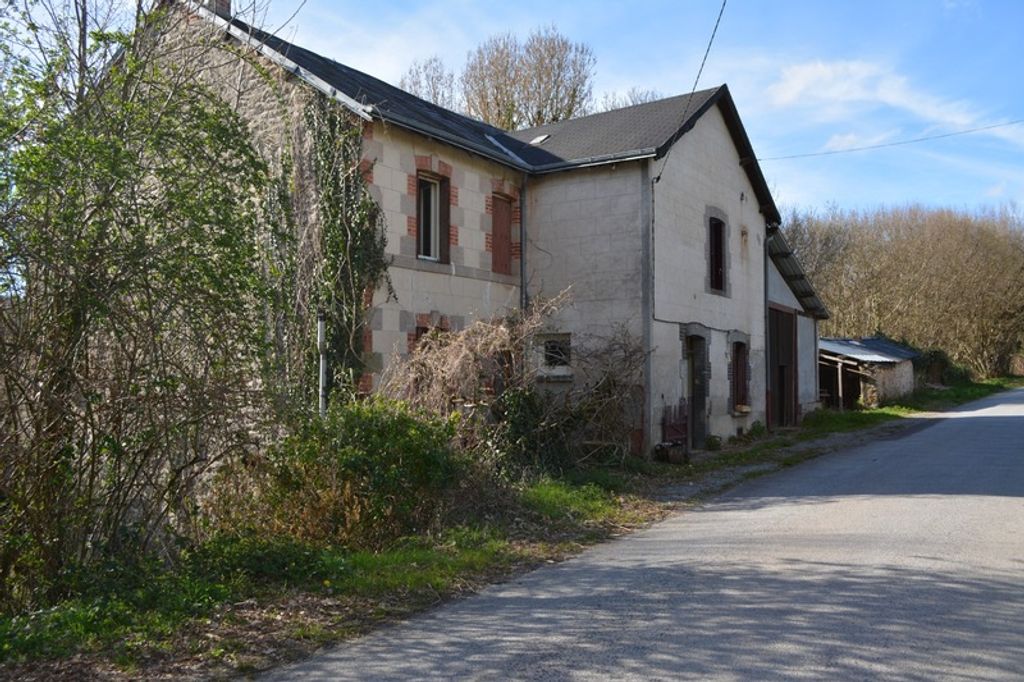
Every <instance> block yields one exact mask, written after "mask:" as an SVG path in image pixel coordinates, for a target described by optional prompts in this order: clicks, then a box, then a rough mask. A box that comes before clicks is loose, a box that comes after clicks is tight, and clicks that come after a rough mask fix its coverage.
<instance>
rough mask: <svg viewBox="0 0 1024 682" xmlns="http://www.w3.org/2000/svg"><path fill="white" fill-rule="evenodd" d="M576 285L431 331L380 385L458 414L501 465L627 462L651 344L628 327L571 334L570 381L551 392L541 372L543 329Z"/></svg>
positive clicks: (551, 469) (480, 450)
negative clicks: (515, 308)
mask: <svg viewBox="0 0 1024 682" xmlns="http://www.w3.org/2000/svg"><path fill="white" fill-rule="evenodd" d="M567 300H568V292H563V293H562V294H560V295H559V296H558V297H556V298H555V299H553V300H549V301H536V302H535V303H534V305H533V307H531V308H530V309H529V310H526V311H523V312H520V313H516V314H514V315H511V316H509V317H507V318H504V319H498V320H489V321H477V322H474V323H473V324H472V325H470V326H469V327H467V328H466V329H463V330H458V331H450V332H446V333H436V334H428V335H426V336H425V337H424V338H423V339H422V340H421V341H420V343H419V345H418V346H417V347H416V348H415V349H414V350H413V352H412V353H411V354H410V355H408V356H400V357H395V358H393V359H392V361H391V363H389V366H388V370H387V372H386V374H385V376H384V378H383V381H382V384H381V387H380V391H381V392H382V393H383V394H384V395H388V396H391V397H394V398H404V399H408V400H409V401H410V402H411V403H413V404H414V405H416V406H418V407H422V408H423V409H426V410H428V411H430V412H433V413H437V414H441V415H449V414H454V413H459V414H461V415H463V417H464V419H462V420H461V421H460V422H459V430H458V434H459V435H458V438H457V443H458V446H459V449H460V450H461V451H463V452H466V453H468V454H470V455H471V456H472V457H474V458H476V459H478V460H479V459H480V458H481V457H482V458H484V459H486V460H487V461H488V462H489V463H490V464H491V465H493V466H494V467H495V468H496V469H497V470H498V471H497V473H498V474H500V475H506V474H508V473H511V472H512V470H518V471H519V473H522V472H524V471H525V470H533V471H534V472H548V473H555V474H558V473H562V472H564V471H566V470H569V469H572V468H574V467H576V466H579V465H581V464H584V463H586V464H592V463H602V462H606V463H607V462H622V461H623V460H624V459H625V458H626V457H627V456H628V455H629V452H630V445H631V437H632V435H633V433H634V431H635V430H636V429H637V428H638V427H639V424H640V421H641V419H642V417H641V415H640V414H639V412H638V410H637V406H638V405H640V404H641V402H640V385H641V377H640V375H641V372H642V368H643V362H644V359H645V357H646V352H645V351H644V349H643V348H642V347H641V346H640V343H639V341H638V340H637V339H636V338H634V337H633V336H632V335H630V334H629V333H628V331H626V330H624V329H616V330H613V332H612V333H611V334H610V335H608V336H605V337H597V336H586V335H578V336H574V338H573V350H572V372H573V375H572V380H571V381H568V382H564V383H562V382H559V383H558V384H557V390H556V389H552V390H546V389H545V386H552V385H551V384H544V383H542V382H539V381H538V379H539V378H540V377H539V376H538V363H537V360H536V359H535V357H533V356H535V354H536V349H537V343H538V342H537V338H536V337H537V336H538V335H539V334H541V333H542V332H543V331H544V329H545V328H546V327H547V326H548V325H549V324H550V320H551V318H552V316H553V315H554V314H555V313H556V312H557V311H558V309H559V308H560V306H561V305H562V304H563V303H565V302H566V301H567Z"/></svg>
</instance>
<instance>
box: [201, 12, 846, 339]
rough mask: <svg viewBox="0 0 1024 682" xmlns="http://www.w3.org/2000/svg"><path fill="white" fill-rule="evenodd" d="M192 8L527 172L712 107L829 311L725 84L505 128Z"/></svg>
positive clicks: (355, 99)
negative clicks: (784, 225)
mask: <svg viewBox="0 0 1024 682" xmlns="http://www.w3.org/2000/svg"><path fill="white" fill-rule="evenodd" d="M198 11H200V12H202V13H203V14H205V15H206V16H207V18H208V19H209V20H210V21H213V22H215V23H217V24H218V25H221V26H222V27H224V28H225V30H227V31H228V32H229V33H231V34H232V35H233V36H234V37H236V38H238V39H239V40H242V41H244V42H247V43H248V44H250V45H252V46H253V47H255V48H257V49H258V50H260V51H261V52H262V53H263V54H264V55H265V56H266V57H268V58H270V59H272V60H273V61H275V62H277V63H278V64H279V65H280V66H282V67H283V68H285V69H287V70H289V71H291V72H292V73H294V74H296V75H297V76H298V77H300V78H303V79H304V80H306V81H307V82H308V83H310V84H311V85H313V87H316V88H317V89H319V90H320V91H321V92H323V93H324V94H326V95H327V96H329V97H332V98H334V99H336V100H338V101H340V102H342V104H344V105H345V106H347V107H348V108H349V109H350V110H351V111H353V112H354V113H355V114H357V115H359V116H361V117H363V118H364V119H366V120H370V119H371V117H377V118H379V119H381V120H384V121H387V122H389V123H392V124H394V125H396V126H399V127H403V128H407V129H409V130H414V131H416V132H419V133H421V134H424V135H427V136H429V137H432V138H434V139H438V140H441V141H444V142H447V143H448V144H451V145H453V146H456V147H460V148H462V149H466V150H469V151H472V152H475V153H477V154H480V155H481V156H484V157H486V158H489V159H491V160H493V161H497V162H498V163H501V164H504V165H507V166H511V167H513V168H516V169H518V170H521V171H524V172H527V173H533V174H542V173H554V172H559V171H565V170H571V169H573V168H581V167H585V166H592V165H600V164H607V163H615V162H618V161H623V160H626V159H640V158H660V157H662V156H664V155H665V154H667V153H668V151H669V149H671V147H672V145H674V144H675V143H676V142H677V141H678V140H679V138H680V137H682V136H683V135H685V134H686V133H687V132H688V131H689V130H690V129H691V128H693V126H694V125H695V124H696V122H697V121H698V120H699V119H700V118H701V116H703V115H704V114H705V113H706V112H707V111H708V110H709V109H710V108H711V107H713V106H717V107H718V108H719V111H720V112H721V114H722V117H723V118H724V120H725V124H726V127H727V128H728V130H729V134H730V135H731V137H732V140H733V144H734V145H735V147H736V151H737V153H738V155H739V163H740V166H742V167H743V169H744V171H745V172H746V175H747V178H748V179H749V180H750V184H751V186H752V187H753V188H754V193H755V195H756V198H757V200H758V208H759V209H760V211H761V213H762V214H763V215H764V217H765V220H766V222H767V223H768V225H769V237H770V239H769V246H770V250H769V253H770V254H771V257H772V259H773V261H774V262H775V263H776V266H777V267H778V268H779V270H780V271H781V272H782V274H783V276H784V277H785V278H786V281H787V283H789V286H790V288H791V289H792V290H793V292H794V294H796V296H797V298H798V299H799V300H800V302H801V304H802V305H803V306H804V309H805V310H806V311H807V312H808V313H810V314H811V315H813V316H815V317H817V318H821V319H823V318H827V317H828V311H827V310H826V309H825V306H824V304H823V303H822V302H821V299H820V298H818V295H817V294H816V293H815V291H814V289H813V287H812V286H811V284H810V282H809V281H807V278H806V276H805V275H804V274H803V269H802V268H801V267H800V263H799V262H798V261H797V259H796V257H795V256H794V254H793V253H792V251H791V250H790V249H789V246H788V245H786V243H785V239H784V238H782V236H781V233H779V231H778V227H777V226H778V224H779V223H780V222H781V216H780V214H779V210H778V208H777V207H776V206H775V201H774V200H773V199H772V195H771V191H770V190H769V189H768V183H767V182H766V181H765V179H764V175H763V174H762V173H761V168H760V166H759V165H758V163H757V157H756V155H755V154H754V150H753V147H752V146H751V144H750V139H749V138H748V137H747V133H746V130H745V129H744V128H743V123H742V121H740V117H739V113H738V112H737V110H736V105H735V103H734V102H733V101H732V96H731V95H730V94H729V88H728V86H725V85H721V86H719V87H717V88H710V89H707V90H700V91H698V92H694V93H692V94H687V95H678V96H675V97H668V98H665V99H661V100H658V101H655V102H647V103H644V104H637V105H634V106H631V107H625V108H622V109H616V110H614V111H607V112H602V113H598V114H592V115H590V116H583V117H580V118H574V119H570V120H567V121H559V122H557V123H551V124H548V125H545V126H540V127H537V128H530V129H527V130H519V131H515V132H508V131H504V130H501V129H500V128H496V127H495V126H492V125H489V124H487V123H484V122H483V121H479V120H476V119H473V118H470V117H468V116H464V115H462V114H458V113H456V112H454V111H450V110H448V109H445V108H444V107H440V106H438V105H436V104H433V103H431V102H427V101H426V100H423V99H420V98H419V97H416V96H415V95H412V94H410V93H408V92H405V91H404V90H401V89H400V88H396V87H395V86H393V85H390V84H388V83H385V82H384V81H382V80H380V79H378V78H374V77H373V76H370V75H368V74H365V73H363V72H362V71H357V70H356V69H353V68H351V67H349V66H346V65H344V64H341V63H339V62H336V61H334V60H333V59H328V58H327V57H324V56H322V55H319V54H317V53H315V52H312V51H311V50H307V49H305V48H303V47H299V46H298V45H294V44H292V43H289V42H288V41H286V40H283V39H281V38H279V37H278V36H275V35H273V34H270V33H267V32H265V31H262V30H260V29H258V28H255V27H253V26H250V25H248V24H246V23H245V22H243V21H241V20H240V19H237V18H231V19H225V18H223V17H220V16H218V15H216V14H215V13H213V12H211V11H210V10H207V9H204V8H202V7H199V8H198ZM541 135H547V136H548V137H547V139H545V140H544V141H543V142H542V143H540V144H536V145H531V144H530V142H531V141H532V140H534V139H535V138H537V137H538V136H541ZM773 236H774V238H773Z"/></svg>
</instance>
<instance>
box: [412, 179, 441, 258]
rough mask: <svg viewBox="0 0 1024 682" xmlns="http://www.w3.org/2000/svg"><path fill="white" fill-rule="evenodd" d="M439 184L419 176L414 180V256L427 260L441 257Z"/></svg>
mask: <svg viewBox="0 0 1024 682" xmlns="http://www.w3.org/2000/svg"><path fill="white" fill-rule="evenodd" d="M440 208H441V182H440V181H439V180H437V179H436V178H432V177H428V176H423V175H420V176H418V177H417V178H416V225H417V230H416V255H417V256H419V257H420V258H426V259H429V260H440V257H441V244H440V235H441V230H440V227H441V215H440V213H441V212H440Z"/></svg>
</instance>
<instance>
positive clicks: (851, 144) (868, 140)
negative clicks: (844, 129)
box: [824, 131, 896, 152]
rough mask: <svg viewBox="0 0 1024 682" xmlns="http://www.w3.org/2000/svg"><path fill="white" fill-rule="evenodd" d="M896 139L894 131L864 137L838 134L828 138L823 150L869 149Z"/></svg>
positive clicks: (852, 134) (854, 134)
mask: <svg viewBox="0 0 1024 682" xmlns="http://www.w3.org/2000/svg"><path fill="white" fill-rule="evenodd" d="M895 137H896V131H890V132H887V133H881V134H878V135H871V136H868V137H865V136H863V135H859V134H857V133H839V134H836V135H833V136H832V137H830V138H828V142H826V143H825V147H824V150H825V151H829V152H841V151H844V150H847V149H857V148H860V147H871V146H874V145H876V144H883V143H885V142H888V141H890V140H892V139H893V138H895Z"/></svg>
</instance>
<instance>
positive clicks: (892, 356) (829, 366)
mask: <svg viewBox="0 0 1024 682" xmlns="http://www.w3.org/2000/svg"><path fill="white" fill-rule="evenodd" d="M918 355H919V353H918V352H917V351H915V350H913V349H912V348H908V347H907V346H904V345H901V344H899V343H895V342H893V341H890V340H888V339H885V338H882V337H877V336H874V337H869V338H864V339H827V338H823V339H821V340H820V341H819V342H818V369H819V372H818V376H819V387H820V390H821V401H822V404H823V405H825V406H827V407H831V408H833V409H838V410H843V409H853V408H855V407H857V406H858V405H862V406H865V407H876V406H878V405H879V404H880V403H882V402H885V401H887V400H892V399H894V398H899V397H901V396H904V395H907V394H909V393H912V392H913V390H914V385H915V384H914V359H915V358H916V357H918Z"/></svg>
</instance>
